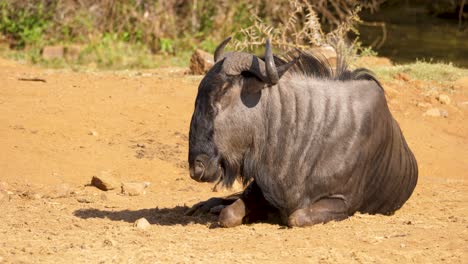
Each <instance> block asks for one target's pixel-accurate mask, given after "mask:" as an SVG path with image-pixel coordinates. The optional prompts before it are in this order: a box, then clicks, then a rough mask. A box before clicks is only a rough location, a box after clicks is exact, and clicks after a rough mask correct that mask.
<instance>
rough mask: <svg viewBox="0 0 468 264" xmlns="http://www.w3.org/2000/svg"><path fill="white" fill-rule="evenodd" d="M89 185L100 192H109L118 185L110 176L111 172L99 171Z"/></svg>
mask: <svg viewBox="0 0 468 264" xmlns="http://www.w3.org/2000/svg"><path fill="white" fill-rule="evenodd" d="M91 185H92V186H95V187H96V188H98V189H100V190H103V191H109V190H113V189H115V188H116V187H117V186H118V183H117V180H116V179H115V178H114V177H113V176H112V173H111V171H101V172H100V173H99V175H97V176H93V178H92V179H91Z"/></svg>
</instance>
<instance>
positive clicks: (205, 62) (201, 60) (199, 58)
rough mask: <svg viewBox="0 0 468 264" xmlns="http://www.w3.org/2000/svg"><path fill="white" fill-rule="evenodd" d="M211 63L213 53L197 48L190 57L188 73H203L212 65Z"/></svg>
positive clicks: (212, 62)
mask: <svg viewBox="0 0 468 264" xmlns="http://www.w3.org/2000/svg"><path fill="white" fill-rule="evenodd" d="M213 65H214V58H213V55H212V54H210V53H208V52H206V51H203V50H199V49H197V50H195V52H194V53H193V54H192V57H191V58H190V73H191V74H205V73H207V72H208V70H209V69H210V68H211V67H213Z"/></svg>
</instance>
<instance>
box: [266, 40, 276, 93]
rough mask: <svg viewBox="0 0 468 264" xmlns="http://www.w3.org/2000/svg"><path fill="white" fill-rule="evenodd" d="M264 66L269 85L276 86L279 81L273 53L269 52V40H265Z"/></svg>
mask: <svg viewBox="0 0 468 264" xmlns="http://www.w3.org/2000/svg"><path fill="white" fill-rule="evenodd" d="M265 64H266V65H265V66H266V72H267V75H268V78H269V79H270V80H269V83H270V84H277V83H278V81H279V76H278V70H277V69H276V65H275V60H274V58H273V52H272V51H271V45H270V39H267V41H266V46H265Z"/></svg>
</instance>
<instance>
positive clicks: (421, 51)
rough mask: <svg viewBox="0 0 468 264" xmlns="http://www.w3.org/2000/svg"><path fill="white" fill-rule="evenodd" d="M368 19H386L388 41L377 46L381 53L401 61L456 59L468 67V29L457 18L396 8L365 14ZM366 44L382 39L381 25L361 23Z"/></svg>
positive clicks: (418, 10) (382, 20)
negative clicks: (439, 16) (446, 17)
mask: <svg viewBox="0 0 468 264" xmlns="http://www.w3.org/2000/svg"><path fill="white" fill-rule="evenodd" d="M362 18H363V20H364V21H379V22H385V25H386V29H387V38H386V41H385V42H384V43H383V45H382V46H381V47H380V48H374V50H376V51H377V52H378V54H379V55H381V56H385V57H389V58H390V59H392V60H393V61H395V62H397V63H406V62H414V61H415V60H417V59H419V60H426V61H430V60H432V61H435V62H439V61H442V62H452V63H453V64H454V65H456V66H460V67H464V68H468V29H467V28H466V22H465V25H464V26H465V29H464V30H460V29H459V27H458V21H457V20H456V19H442V18H438V17H435V16H432V15H430V14H429V13H428V12H427V9H425V8H424V7H393V8H391V9H387V10H381V11H380V12H378V13H376V14H372V15H370V14H367V15H366V14H364V15H363V16H362ZM359 30H360V32H361V35H360V39H361V41H362V42H363V44H364V45H370V44H372V43H375V41H376V40H377V39H378V38H382V29H381V27H373V26H360V27H359Z"/></svg>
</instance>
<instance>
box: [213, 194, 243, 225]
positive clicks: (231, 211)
mask: <svg viewBox="0 0 468 264" xmlns="http://www.w3.org/2000/svg"><path fill="white" fill-rule="evenodd" d="M245 214H246V212H245V204H244V202H243V201H242V200H241V199H239V200H237V201H236V202H234V203H233V204H231V205H229V206H227V207H225V208H224V209H223V210H221V213H220V214H219V224H220V225H221V226H223V227H234V226H238V225H241V224H242V219H243V218H244V216H245Z"/></svg>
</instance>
